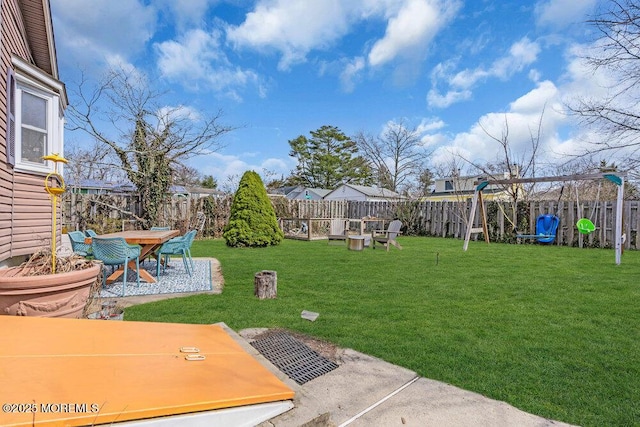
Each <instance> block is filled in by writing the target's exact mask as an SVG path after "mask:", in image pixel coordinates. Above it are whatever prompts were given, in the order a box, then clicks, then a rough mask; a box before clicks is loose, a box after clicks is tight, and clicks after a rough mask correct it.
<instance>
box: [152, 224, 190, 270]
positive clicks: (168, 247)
mask: <svg viewBox="0 0 640 427" xmlns="http://www.w3.org/2000/svg"><path fill="white" fill-rule="evenodd" d="M197 232H198V230H191V231H189V232H188V233H186V234H185V235H184V236H179V237H174V238H173V239H171V240H169V241H167V242H166V243H164V244H163V245H162V246H161V247H160V249H158V250H157V251H156V256H157V257H158V264H157V266H156V276H157V277H160V264H163V267H162V272H163V273H164V272H165V269H166V268H167V264H168V263H169V258H170V257H171V255H181V256H182V262H183V264H184V268H185V270H187V273H189V276H191V275H192V273H193V259H192V258H191V245H192V244H193V239H194V238H195V237H196V233H197ZM187 258H188V259H187ZM163 261H164V262H163ZM189 266H191V268H189Z"/></svg>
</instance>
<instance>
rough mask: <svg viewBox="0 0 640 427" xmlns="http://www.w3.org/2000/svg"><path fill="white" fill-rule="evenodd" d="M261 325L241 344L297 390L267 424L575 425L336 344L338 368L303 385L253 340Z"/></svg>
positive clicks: (264, 426) (283, 426)
mask: <svg viewBox="0 0 640 427" xmlns="http://www.w3.org/2000/svg"><path fill="white" fill-rule="evenodd" d="M261 331H264V330H255V329H249V330H243V331H240V332H239V335H240V336H241V337H242V338H243V339H242V340H241V341H240V342H241V344H242V345H244V346H245V349H246V350H247V351H248V352H250V353H252V354H254V356H255V357H256V358H257V359H258V360H260V361H261V362H262V363H263V364H264V365H265V366H267V367H268V368H269V369H270V370H271V371H272V372H273V373H274V374H276V375H278V376H279V378H280V379H281V380H282V381H284V382H286V383H287V384H288V385H289V386H290V387H291V388H293V389H294V390H295V391H296V398H295V400H294V404H295V407H294V408H293V409H291V410H290V411H288V412H286V413H284V414H282V415H280V416H278V417H276V418H274V419H272V420H270V421H268V422H265V423H262V424H261V425H260V426H261V427H274V426H276V427H289V426H290V427H298V426H308V427H312V426H347V425H349V426H362V427H364V426H385V427H386V426H421V427H425V426H434V427H436V426H437V427H449V426H451V427H453V426H487V427H488V426H491V427H500V426H504V427H513V426H518V427H542V426H569V424H565V423H561V422H557V421H553V420H548V419H545V418H542V417H539V416H536V415H532V414H529V413H526V412H524V411H521V410H519V409H517V408H514V407H513V406H511V405H508V404H507V403H505V402H500V401H497V400H492V399H489V398H487V397H484V396H482V395H480V394H477V393H473V392H470V391H466V390H462V389H460V388H457V387H454V386H451V385H449V384H445V383H442V382H439V381H434V380H430V379H428V378H422V377H419V376H418V375H417V374H416V373H415V372H413V371H410V370H408V369H405V368H402V367H400V366H396V365H392V364H390V363H387V362H385V361H383V360H380V359H377V358H375V357H371V356H368V355H366V354H362V353H359V352H357V351H354V350H350V349H336V351H335V357H334V358H335V361H336V362H337V363H338V365H339V367H338V368H337V369H334V370H333V371H331V372H329V373H327V374H324V375H322V376H320V377H318V378H315V379H313V380H311V381H309V382H307V383H305V384H303V385H302V386H300V385H298V384H296V383H295V382H293V381H292V380H290V379H289V378H288V377H286V376H285V375H284V374H283V373H282V372H281V371H280V370H279V369H278V368H276V367H275V366H273V365H272V364H271V363H270V362H269V361H268V360H266V359H265V358H264V357H263V356H262V355H261V354H260V353H258V352H257V351H256V350H255V349H254V348H253V347H252V346H251V345H249V342H250V341H251V340H252V339H253V337H255V336H256V335H258V334H259V333H260V332H261ZM242 341H244V342H242Z"/></svg>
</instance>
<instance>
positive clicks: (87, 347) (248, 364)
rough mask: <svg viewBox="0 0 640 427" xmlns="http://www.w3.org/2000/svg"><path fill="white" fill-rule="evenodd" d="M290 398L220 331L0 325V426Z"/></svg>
mask: <svg viewBox="0 0 640 427" xmlns="http://www.w3.org/2000/svg"><path fill="white" fill-rule="evenodd" d="M181 349H182V350H183V351H194V353H185V352H181ZM189 356H191V358H193V359H195V360H187V359H186V358H187V357H189ZM293 395H294V393H293V391H292V390H291V389H290V388H289V387H288V386H286V385H285V384H284V383H283V382H281V381H280V380H279V379H278V378H277V377H276V376H275V375H273V374H272V373H271V372H269V371H268V370H267V369H266V368H265V367H263V366H262V365H261V364H260V363H259V362H258V361H257V360H256V359H255V358H254V357H253V356H251V355H250V354H249V353H247V352H246V351H245V350H244V349H243V348H242V347H241V346H240V345H239V344H238V343H237V342H236V341H234V340H233V338H231V336H230V335H229V334H228V333H227V332H226V331H225V330H224V328H223V327H221V326H219V325H184V324H173V323H146V322H118V321H102V320H75V319H46V318H37V317H16V316H0V403H1V404H2V412H0V425H2V426H32V425H37V426H79V425H87V424H89V425H91V424H103V423H111V422H119V421H126V420H135V419H142V418H151V417H157V416H165V415H174V414H184V413H189V412H196V411H206V410H212V409H221V408H230V407H236V406H242V405H251V404H257V403H266V402H274V401H281V400H289V399H292V398H293Z"/></svg>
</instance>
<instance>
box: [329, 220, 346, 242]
mask: <svg viewBox="0 0 640 427" xmlns="http://www.w3.org/2000/svg"><path fill="white" fill-rule="evenodd" d="M348 221H349V220H347V219H332V220H331V224H330V226H329V234H328V235H327V237H328V238H329V242H328V243H331V242H335V241H338V242H339V241H343V242H346V241H347V237H349V227H348V226H347V223H348Z"/></svg>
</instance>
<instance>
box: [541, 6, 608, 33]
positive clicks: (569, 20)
mask: <svg viewBox="0 0 640 427" xmlns="http://www.w3.org/2000/svg"><path fill="white" fill-rule="evenodd" d="M597 3H598V0H580V1H575V0H547V1H540V2H538V4H536V7H535V15H536V19H537V23H538V24H539V25H548V26H551V27H556V28H563V27H566V26H567V25H570V24H573V23H578V22H581V21H584V19H585V15H586V14H588V12H589V11H591V10H592V9H593V8H594V6H595V5H596V4H597Z"/></svg>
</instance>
